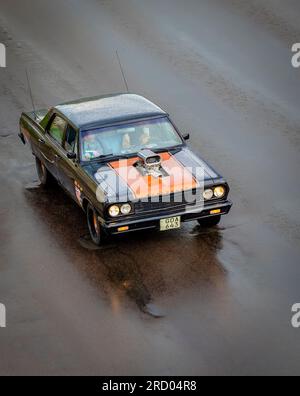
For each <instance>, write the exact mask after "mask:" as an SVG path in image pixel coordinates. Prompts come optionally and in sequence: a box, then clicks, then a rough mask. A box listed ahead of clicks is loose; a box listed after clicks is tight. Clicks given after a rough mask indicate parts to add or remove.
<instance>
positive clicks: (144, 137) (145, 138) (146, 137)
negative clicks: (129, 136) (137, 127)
mask: <svg viewBox="0 0 300 396" xmlns="http://www.w3.org/2000/svg"><path fill="white" fill-rule="evenodd" d="M150 141H151V135H150V128H147V127H144V128H143V133H142V134H141V136H140V144H141V146H147V145H148V144H149V143H150Z"/></svg>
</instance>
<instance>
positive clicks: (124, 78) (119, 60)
mask: <svg viewBox="0 0 300 396" xmlns="http://www.w3.org/2000/svg"><path fill="white" fill-rule="evenodd" d="M116 54H117V58H118V62H119V65H120V69H121V73H122V76H123V80H124V83H125V86H126V90H127V93H129V88H128V84H127V80H126V77H125V73H124V69H123V66H122V63H121V59H120V57H119V52H118V50H117V51H116Z"/></svg>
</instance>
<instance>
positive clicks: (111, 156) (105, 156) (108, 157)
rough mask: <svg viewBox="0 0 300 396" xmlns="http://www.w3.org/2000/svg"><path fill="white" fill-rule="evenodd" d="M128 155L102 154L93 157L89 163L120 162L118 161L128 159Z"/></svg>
mask: <svg viewBox="0 0 300 396" xmlns="http://www.w3.org/2000/svg"><path fill="white" fill-rule="evenodd" d="M128 158H129V157H128V155H124V154H120V155H118V154H102V155H99V156H98V157H95V158H93V159H91V160H90V162H97V161H103V160H104V161H110V160H120V159H128Z"/></svg>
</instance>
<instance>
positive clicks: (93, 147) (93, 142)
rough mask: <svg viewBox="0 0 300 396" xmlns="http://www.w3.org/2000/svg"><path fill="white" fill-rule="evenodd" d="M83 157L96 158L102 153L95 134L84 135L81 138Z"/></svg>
mask: <svg viewBox="0 0 300 396" xmlns="http://www.w3.org/2000/svg"><path fill="white" fill-rule="evenodd" d="M82 147H83V150H82V151H83V158H84V160H85V161H88V160H91V159H93V158H97V157H99V156H101V155H103V154H104V151H103V148H102V146H101V144H100V142H99V141H98V139H97V138H96V135H95V134H89V135H86V136H85V137H84V138H83V144H82Z"/></svg>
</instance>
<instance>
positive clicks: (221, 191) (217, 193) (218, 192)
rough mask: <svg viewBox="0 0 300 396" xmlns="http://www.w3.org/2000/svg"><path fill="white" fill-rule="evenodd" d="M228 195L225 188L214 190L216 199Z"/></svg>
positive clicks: (220, 187)
mask: <svg viewBox="0 0 300 396" xmlns="http://www.w3.org/2000/svg"><path fill="white" fill-rule="evenodd" d="M225 194H226V190H225V187H223V186H219V187H216V188H215V189H214V195H215V197H216V198H223V197H224V195H225Z"/></svg>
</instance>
